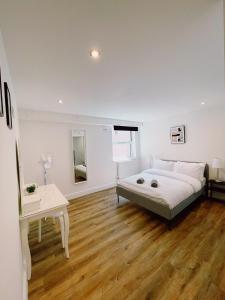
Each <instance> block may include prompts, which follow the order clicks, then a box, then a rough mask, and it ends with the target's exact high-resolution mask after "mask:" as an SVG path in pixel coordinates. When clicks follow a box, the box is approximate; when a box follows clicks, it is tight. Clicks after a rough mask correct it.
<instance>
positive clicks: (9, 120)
mask: <svg viewBox="0 0 225 300" xmlns="http://www.w3.org/2000/svg"><path fill="white" fill-rule="evenodd" d="M4 91H5V113H6V123H7V126H8V127H9V129H12V104H11V96H10V91H9V87H8V84H7V82H4Z"/></svg>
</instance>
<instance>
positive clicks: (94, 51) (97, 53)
mask: <svg viewBox="0 0 225 300" xmlns="http://www.w3.org/2000/svg"><path fill="white" fill-rule="evenodd" d="M100 55H101V51H100V50H99V49H97V48H94V49H91V51H90V56H91V57H93V58H94V59H97V58H99V57H100Z"/></svg>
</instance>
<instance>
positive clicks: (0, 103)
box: [0, 69, 4, 117]
mask: <svg viewBox="0 0 225 300" xmlns="http://www.w3.org/2000/svg"><path fill="white" fill-rule="evenodd" d="M3 116H4V110H3V94H2V74H1V69H0V117H3Z"/></svg>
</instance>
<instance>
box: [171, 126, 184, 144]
mask: <svg viewBox="0 0 225 300" xmlns="http://www.w3.org/2000/svg"><path fill="white" fill-rule="evenodd" d="M170 141H171V144H184V143H185V142H186V140H185V126H184V125H179V126H173V127H171V128H170Z"/></svg>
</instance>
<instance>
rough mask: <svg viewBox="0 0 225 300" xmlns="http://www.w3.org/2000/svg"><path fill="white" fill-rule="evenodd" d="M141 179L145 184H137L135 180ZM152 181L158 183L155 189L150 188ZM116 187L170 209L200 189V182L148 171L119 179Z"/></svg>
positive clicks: (175, 174) (157, 171) (186, 177)
mask: <svg viewBox="0 0 225 300" xmlns="http://www.w3.org/2000/svg"><path fill="white" fill-rule="evenodd" d="M141 177H142V178H144V180H145V182H144V183H143V184H138V183H137V179H138V178H141ZM153 179H156V180H157V181H158V187H157V188H152V187H151V181H152V180H153ZM118 186H121V187H123V188H125V189H127V190H131V191H134V192H138V193H139V194H141V195H143V196H145V197H148V198H150V199H151V200H153V201H155V202H158V203H161V204H162V205H165V206H169V208H170V209H173V208H174V207H175V206H177V205H178V204H179V203H180V202H182V201H183V200H185V199H187V198H188V197H189V196H191V195H192V194H193V193H197V192H198V191H200V190H201V188H202V184H201V181H200V180H198V179H196V178H193V177H190V176H188V175H184V174H180V173H175V172H171V171H164V170H159V169H148V170H145V171H143V172H142V173H140V174H137V175H134V176H130V177H128V178H125V179H121V180H119V181H118Z"/></svg>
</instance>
